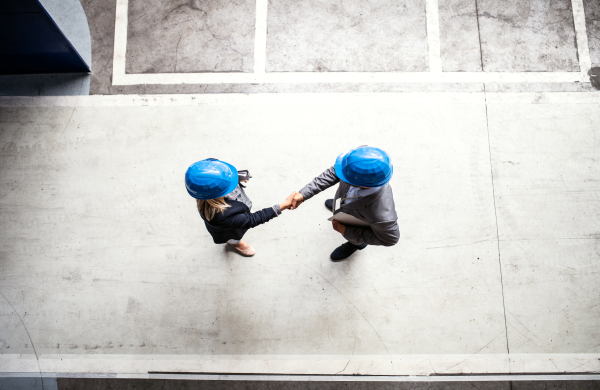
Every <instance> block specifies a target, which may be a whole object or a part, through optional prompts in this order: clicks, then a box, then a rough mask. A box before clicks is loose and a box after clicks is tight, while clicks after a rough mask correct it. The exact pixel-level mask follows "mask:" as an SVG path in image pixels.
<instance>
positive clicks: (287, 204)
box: [279, 191, 297, 211]
mask: <svg viewBox="0 0 600 390" xmlns="http://www.w3.org/2000/svg"><path fill="white" fill-rule="evenodd" d="M296 194H297V192H296V191H294V192H292V193H291V195H290V196H288V197H287V199H286V200H285V201H284V202H283V203H281V204H280V205H279V208H280V209H281V210H282V211H283V210H287V209H290V208H292V204H293V201H294V196H295V195H296Z"/></svg>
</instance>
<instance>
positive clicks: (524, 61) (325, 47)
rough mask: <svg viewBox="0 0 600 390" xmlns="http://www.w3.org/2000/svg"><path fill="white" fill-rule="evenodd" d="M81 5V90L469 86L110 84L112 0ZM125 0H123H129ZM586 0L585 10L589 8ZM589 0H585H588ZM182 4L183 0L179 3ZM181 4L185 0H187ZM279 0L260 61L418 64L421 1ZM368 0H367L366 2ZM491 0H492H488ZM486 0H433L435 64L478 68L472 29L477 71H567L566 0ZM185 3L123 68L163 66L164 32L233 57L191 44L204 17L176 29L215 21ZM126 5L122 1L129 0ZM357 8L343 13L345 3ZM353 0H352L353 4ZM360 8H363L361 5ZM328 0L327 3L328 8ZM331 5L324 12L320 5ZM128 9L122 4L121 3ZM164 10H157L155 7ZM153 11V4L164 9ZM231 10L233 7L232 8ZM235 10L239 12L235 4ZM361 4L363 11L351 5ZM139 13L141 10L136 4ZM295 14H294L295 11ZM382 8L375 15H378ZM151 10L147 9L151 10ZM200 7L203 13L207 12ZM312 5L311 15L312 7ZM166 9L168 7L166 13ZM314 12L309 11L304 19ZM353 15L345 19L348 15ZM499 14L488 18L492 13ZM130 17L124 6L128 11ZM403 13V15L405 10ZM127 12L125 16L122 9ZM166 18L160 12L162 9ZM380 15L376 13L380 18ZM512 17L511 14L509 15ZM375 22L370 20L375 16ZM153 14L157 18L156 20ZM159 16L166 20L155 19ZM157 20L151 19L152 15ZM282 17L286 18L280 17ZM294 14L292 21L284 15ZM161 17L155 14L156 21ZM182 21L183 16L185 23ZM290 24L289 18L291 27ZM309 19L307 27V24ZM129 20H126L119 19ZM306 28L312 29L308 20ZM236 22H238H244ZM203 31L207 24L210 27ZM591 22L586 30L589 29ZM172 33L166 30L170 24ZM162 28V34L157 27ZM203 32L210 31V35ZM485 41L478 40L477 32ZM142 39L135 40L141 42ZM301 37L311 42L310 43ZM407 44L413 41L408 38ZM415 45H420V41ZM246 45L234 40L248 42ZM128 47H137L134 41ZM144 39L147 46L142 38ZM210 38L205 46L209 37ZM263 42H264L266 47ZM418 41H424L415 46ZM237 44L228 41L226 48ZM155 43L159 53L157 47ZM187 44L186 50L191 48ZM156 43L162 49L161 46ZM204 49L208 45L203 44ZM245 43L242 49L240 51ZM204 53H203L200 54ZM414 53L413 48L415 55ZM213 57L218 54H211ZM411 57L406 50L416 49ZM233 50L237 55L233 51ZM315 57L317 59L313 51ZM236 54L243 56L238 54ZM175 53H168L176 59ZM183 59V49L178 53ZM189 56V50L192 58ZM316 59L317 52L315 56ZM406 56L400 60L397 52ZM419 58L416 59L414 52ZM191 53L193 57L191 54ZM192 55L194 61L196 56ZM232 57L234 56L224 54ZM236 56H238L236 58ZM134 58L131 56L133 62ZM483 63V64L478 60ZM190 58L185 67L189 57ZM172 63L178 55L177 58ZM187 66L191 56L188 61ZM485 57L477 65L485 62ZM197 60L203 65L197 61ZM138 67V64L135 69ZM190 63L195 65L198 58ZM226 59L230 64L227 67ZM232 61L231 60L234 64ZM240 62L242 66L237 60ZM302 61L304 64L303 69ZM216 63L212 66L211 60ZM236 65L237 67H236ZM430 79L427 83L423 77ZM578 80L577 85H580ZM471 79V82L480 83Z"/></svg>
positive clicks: (168, 39)
mask: <svg viewBox="0 0 600 390" xmlns="http://www.w3.org/2000/svg"><path fill="white" fill-rule="evenodd" d="M81 3H82V5H83V8H84V10H85V12H86V14H87V16H88V20H89V24H90V31H91V32H92V46H93V52H94V58H95V62H96V61H97V63H99V64H101V65H100V66H98V67H96V68H95V69H94V73H93V74H92V79H91V87H90V91H91V93H92V94H138V93H148V94H160V93H173V94H184V93H229V92H231V93H256V92H360V91H364V92H390V91H391V92H393V91H412V90H417V91H418V90H436V91H444V90H445V91H457V90H462V91H465V90H472V89H473V88H479V87H476V86H472V85H471V86H465V85H451V84H446V85H439V84H438V85H431V86H425V85H423V84H417V85H407V84H403V85H402V84H392V85H390V84H385V83H384V84H360V83H345V84H340V83H337V84H336V83H329V84H269V85H266V84H255V85H252V84H250V85H244V84H235V83H233V84H212V85H211V84H178V85H151V84H145V85H141V84H140V85H130V86H119V85H116V86H113V85H112V60H113V47H114V29H115V0H107V1H102V2H94V1H89V0H81ZM133 3H134V1H133V0H132V4H133ZM588 3H589V2H587V3H586V10H588V9H590V8H593V6H594V5H593V4H592V6H590V5H589V4H588ZM592 3H593V2H592ZM181 4H182V3H178V2H163V3H161V4H160V5H159V6H156V7H154V8H155V9H154V10H153V9H149V8H148V7H146V10H147V11H148V12H147V14H146V15H144V16H142V19H140V20H146V24H145V25H143V24H141V23H140V22H139V21H138V22H135V21H133V22H132V23H133V24H135V23H140V24H141V25H140V26H138V27H136V28H135V29H134V30H136V29H139V31H140V32H141V31H144V29H148V28H149V27H148V24H150V23H151V21H149V20H150V19H148V18H152V17H155V16H156V15H158V14H160V13H161V12H163V11H160V12H159V8H160V9H162V8H165V9H168V8H171V9H172V8H176V7H177V6H179V5H181ZM186 4H187V3H186ZM190 4H191V5H190ZM286 4H287V3H285V2H279V1H277V2H271V3H269V8H268V25H267V28H268V40H267V69H268V70H277V69H279V70H283V71H287V70H289V69H292V70H293V69H296V70H302V71H319V69H320V70H321V71H327V70H341V71H348V70H353V69H354V70H367V71H377V70H380V69H381V70H384V71H389V70H390V69H400V70H402V71H411V69H412V70H418V69H425V68H426V67H427V66H428V58H427V56H428V53H427V41H426V35H422V34H423V33H424V34H426V31H425V30H423V29H424V28H425V22H424V19H423V20H421V18H423V17H424V15H422V14H421V12H422V11H419V12H416V9H417V8H418V9H419V10H421V9H422V8H423V4H421V5H419V6H418V7H417V8H414V7H411V6H410V5H411V4H412V3H410V2H403V1H402V2H396V3H394V4H395V5H400V6H401V7H400V8H403V9H406V10H413V9H414V10H415V12H413V11H410V12H408V13H406V12H404V13H402V14H398V13H394V11H393V10H391V9H387V11H386V12H383V10H384V9H386V8H385V7H383V8H381V7H379V6H377V4H376V3H375V6H373V5H367V4H363V5H361V6H359V5H357V4H353V3H352V4H351V3H344V4H343V5H342V6H340V7H339V8H340V10H342V11H344V10H345V11H344V12H345V13H344V12H340V13H337V14H333V13H332V12H333V11H332V9H333V6H334V5H332V6H331V7H330V8H327V7H325V6H323V5H319V4H320V3H302V4H300V3H294V4H293V7H294V9H295V10H296V11H295V12H294V13H290V12H289V9H287V8H289V7H288V5H286ZM370 4H373V3H370ZM498 4H500V3H498ZM498 4H496V5H494V4H492V2H489V4H488V3H486V2H481V1H480V2H479V5H478V3H475V2H474V1H472V2H468V1H459V0H440V1H439V12H440V15H439V22H440V32H441V35H440V38H441V56H442V68H443V70H444V71H469V72H478V71H479V70H480V69H481V62H482V53H480V52H479V48H478V47H479V35H480V34H481V37H482V45H483V46H484V47H483V54H484V55H483V63H484V71H502V72H505V71H536V70H537V71H577V70H578V64H577V48H576V47H575V44H574V28H573V20H572V17H571V16H570V15H569V12H570V3H569V2H568V1H567V2H565V1H561V2H558V3H556V2H554V3H548V2H547V1H542V0H536V1H529V2H526V3H522V2H521V3H520V4H521V5H520V6H519V7H517V6H516V5H515V4H516V3H515V2H512V3H511V2H509V3H502V4H503V5H501V6H500V5H498ZM192 5H193V4H192V3H189V5H188V6H186V5H183V6H182V7H180V8H178V12H177V13H176V14H177V15H178V16H177V17H180V18H183V17H184V16H185V15H188V16H189V18H188V19H189V20H188V19H185V20H186V22H185V23H183V24H176V25H169V26H170V27H169V28H167V29H164V28H163V29H160V30H159V29H157V30H152V31H149V32H147V33H146V35H145V36H144V34H142V33H140V34H141V35H139V36H138V37H136V38H135V39H136V40H139V42H138V43H134V44H133V45H131V46H130V44H129V43H128V47H129V50H128V59H127V69H128V70H127V71H128V72H130V71H132V70H131V66H139V67H141V68H144V67H146V70H141V71H143V72H146V71H148V72H150V71H152V66H150V65H149V64H150V62H148V61H145V60H136V59H135V57H136V55H134V54H133V52H132V50H138V51H139V52H140V58H146V57H145V56H149V57H148V58H150V57H152V58H150V59H151V60H152V61H154V60H156V61H157V63H159V64H161V65H160V66H162V68H160V70H159V68H157V69H156V70H154V71H164V72H173V68H174V66H175V55H174V54H175V52H176V51H178V50H177V45H176V43H177V42H172V41H173V40H174V39H175V38H174V37H173V35H174V34H175V32H179V35H177V36H176V38H177V40H179V37H182V41H181V42H180V45H181V44H185V45H184V46H185V47H186V49H185V50H187V51H186V53H187V54H186V58H187V59H189V60H190V61H191V60H192V59H197V60H198V61H200V62H201V61H213V62H212V63H213V64H216V63H217V62H218V61H220V60H223V61H224V62H223V63H224V64H226V63H227V64H233V62H230V60H232V58H233V57H231V54H232V53H231V51H230V50H229V48H228V47H227V45H228V44H229V41H231V40H224V41H223V42H224V44H225V46H224V47H223V48H222V49H223V50H221V49H219V50H217V49H216V47H215V48H214V49H215V50H212V49H210V50H209V52H206V51H202V50H198V49H197V48H199V47H203V45H209V43H210V40H207V39H208V38H211V37H208V36H203V35H202V33H200V31H204V30H202V29H203V28H204V27H206V26H204V25H202V26H200V27H198V29H197V30H198V32H196V33H191V32H190V31H191V30H189V29H188V30H184V31H181V30H182V28H183V27H182V26H183V25H186V26H187V25H188V24H190V23H191V24H193V25H195V24H202V23H208V25H210V23H213V24H215V25H217V24H218V23H217V21H219V20H220V19H219V18H217V17H215V18H214V20H213V19H210V18H209V20H205V19H198V18H197V17H196V16H193V15H196V14H197V13H198V12H200V11H197V10H193V9H192ZM130 6H131V4H130ZM476 6H477V7H478V8H479V9H478V12H479V14H480V18H479V22H480V23H483V25H482V26H481V29H482V30H481V32H478V31H477V22H478V20H477V18H476V16H475V11H476V10H475V8H476ZM353 7H355V8H356V10H358V11H360V12H358V15H353V14H352V12H354V10H355V8H353ZM361 7H362V8H361ZM363 8H364V11H365V12H362V10H363ZM328 9H329V11H328ZM251 11H252V12H250V11H249V14H248V15H253V14H254V10H253V9H252V10H251ZM330 11H331V12H330ZM130 12H131V10H130ZM164 12H167V11H164ZM164 12H163V13H164ZM586 12H587V15H588V16H587V19H588V23H587V25H588V28H590V26H592V27H594V26H595V25H594V23H593V20H595V19H594V16H590V15H591V14H590V13H589V12H588V11H586ZM232 13H234V12H232ZM235 13H236V14H239V12H235ZM361 13H363V15H360V14H361ZM137 14H140V15H142V13H140V12H137ZM300 14H302V15H303V16H302V17H303V19H302V20H300V19H299V17H300ZM384 14H385V15H386V16H388V15H389V16H390V17H392V19H390V18H389V17H383V16H382V15H384ZM152 15H155V16H152ZM207 15H208V14H207ZM315 15H316V16H315ZM173 17H174V16H173V15H171V18H173ZM315 17H317V18H319V19H318V20H317V19H314V18H315ZM353 17H354V19H352V18H353ZM499 17H500V18H504V19H503V20H502V19H498V18H499ZM130 19H131V15H130ZM406 19H408V20H406ZM131 20H133V19H131ZM169 20H170V19H169ZM240 20H243V21H244V22H246V21H247V22H248V23H251V24H253V23H254V20H253V18H252V17H251V16H244V17H243V18H242V17H241V16H240ZM381 20H383V21H386V23H383V24H382V23H380V21H381ZM393 20H401V21H402V23H400V24H399V25H395V24H394V23H393ZM511 21H512V22H514V23H511ZM376 22H377V23H376ZM157 23H158V22H157ZM160 23H166V22H160ZM160 23H158V24H160ZM286 23H287V24H286ZM294 23H295V24H294ZM166 26H167V25H166V24H165V25H164V27H166ZM190 26H191V25H190ZM291 26H296V27H294V31H292V29H291V28H292V27H291ZM310 26H313V27H310ZM406 26H412V27H414V28H412V27H411V32H410V34H417V35H419V34H421V35H419V37H418V38H415V39H412V38H411V40H408V41H407V42H408V44H405V43H403V42H404V39H405V37H406V36H407V34H408V33H407V32H405V31H404V30H403V29H405V28H406ZM230 27H231V24H227V23H225V25H222V24H218V25H217V26H216V27H215V29H216V30H218V31H220V32H221V33H222V34H224V35H223V36H225V35H227V34H229V33H230V31H231V28H230ZM129 28H130V29H131V28H132V27H131V26H129ZM311 28H312V29H311ZM245 29H246V27H243V28H241V30H243V31H246V30H245ZM211 31H212V27H211ZM594 31H596V30H594V29H593V28H592V29H591V32H590V31H588V34H590V36H593V34H595V33H594ZM397 33H402V34H403V35H402V37H398V36H396V37H393V35H394V34H397ZM160 34H163V35H164V37H165V41H164V42H162V41H161V42H160V43H161V44H162V46H161V45H159V44H152V42H153V41H154V42H156V39H158V38H157V36H159V35H160ZM175 35H176V34H175ZM161 36H162V35H161ZM211 39H212V38H211ZM483 41H485V42H483ZM144 42H145V43H144ZM311 42H315V43H314V44H312V43H311ZM594 44H595V43H594V42H593V40H591V41H590V47H591V52H592V59H593V61H594V58H595V57H594V55H595V54H594V50H595V49H594V47H595V46H594ZM415 45H417V46H419V48H417V47H416V46H415ZM422 45H424V46H422ZM251 46H252V45H246V46H244V47H246V48H250V49H252V47H251ZM136 47H138V49H136ZM150 47H151V48H150ZM211 47H212V46H211ZM269 48H271V49H269ZM423 48H424V50H423ZM236 50H238V49H236ZM238 51H239V52H240V53H242V54H243V57H244V64H245V65H244V66H246V65H248V64H250V62H253V58H252V53H253V52H252V53H250V52H249V51H244V50H238ZM163 52H164V53H163ZM192 52H193V53H192ZM161 53H163V54H164V56H163V55H162V54H161ZM207 53H208V54H207ZM247 53H248V56H246V54H247ZM411 53H413V54H414V55H417V54H416V53H422V54H418V55H417V57H418V61H417V62H418V63H419V64H421V65H418V66H416V65H415V66H412V65H410V66H408V65H406V64H409V63H414V64H417V62H414V61H413V60H411V58H412V57H411V56H412V55H413V54H411ZM207 55H208V57H207ZM421 55H422V56H423V57H419V56H421ZM217 57H218V58H217ZM417 57H415V58H417ZM236 58H238V59H239V58H241V57H240V56H237V57H236ZM319 58H321V59H319ZM246 59H247V60H248V61H246ZM181 60H182V58H179V59H178V60H177V62H178V63H179V61H181ZM183 61H184V63H186V62H185V61H187V60H185V59H183ZM194 61H195V60H194ZM319 61H320V62H319ZM407 61H408V62H407ZM423 61H424V62H423ZM192 62H193V61H192ZM200 62H198V63H200ZM234 62H235V61H234ZM237 63H238V64H239V63H240V62H239V61H238V62H237ZM135 64H137V65H135ZM486 64H487V65H486ZM189 65H190V67H193V64H191V62H190V63H189ZM177 66H178V68H179V65H177ZM194 66H195V65H194ZM486 66H487V67H486ZM203 67H204V65H203ZM141 68H140V69H141ZM190 69H191V68H188V69H183V68H182V70H181V71H178V72H182V73H184V72H189V71H191V70H190ZM198 69H200V68H198ZM232 69H233V68H232ZM240 69H241V68H240ZM244 69H246V70H248V69H251V67H250V68H244ZM311 69H312V70H311ZM217 70H218V69H217ZM238 71H239V69H238ZM432 84H435V83H432ZM581 84H583V85H581ZM480 86H481V85H480ZM490 88H496V89H495V90H498V91H500V90H505V91H512V92H518V91H523V92H528V91H537V92H546V91H581V90H592V89H591V86H590V84H589V83H570V84H565V83H562V84H561V83H556V84H552V85H544V84H539V83H537V84H536V83H507V84H502V85H496V86H492V85H490Z"/></svg>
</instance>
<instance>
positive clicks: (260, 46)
mask: <svg viewBox="0 0 600 390" xmlns="http://www.w3.org/2000/svg"><path fill="white" fill-rule="evenodd" d="M268 6H269V1H268V0H256V21H255V26H254V73H255V74H257V75H260V74H264V73H265V72H266V65H267V11H268Z"/></svg>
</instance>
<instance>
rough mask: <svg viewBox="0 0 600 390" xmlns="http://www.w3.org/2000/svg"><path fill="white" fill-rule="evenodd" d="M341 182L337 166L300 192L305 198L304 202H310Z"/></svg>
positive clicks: (316, 178)
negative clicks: (336, 170)
mask: <svg viewBox="0 0 600 390" xmlns="http://www.w3.org/2000/svg"><path fill="white" fill-rule="evenodd" d="M339 182H340V179H339V178H338V177H337V175H336V174H335V166H333V167H331V168H329V169H327V170H326V171H325V172H323V173H321V174H320V175H319V176H317V177H315V178H314V179H313V181H311V182H310V183H308V184H307V185H305V186H304V188H302V189H301V190H300V193H301V194H302V196H303V197H304V200H308V199H310V198H312V197H313V196H315V195H317V194H318V193H319V192H321V191H324V190H326V189H328V188H329V187H331V186H334V185H336V184H337V183H339Z"/></svg>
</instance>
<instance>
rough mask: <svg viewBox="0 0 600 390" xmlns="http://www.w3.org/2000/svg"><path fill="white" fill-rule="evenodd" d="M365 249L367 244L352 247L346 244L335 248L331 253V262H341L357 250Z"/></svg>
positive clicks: (349, 243)
mask: <svg viewBox="0 0 600 390" xmlns="http://www.w3.org/2000/svg"><path fill="white" fill-rule="evenodd" d="M366 247H367V244H362V245H354V244H352V243H351V242H347V243H345V244H342V245H340V246H338V247H337V248H335V250H334V251H333V252H332V253H331V261H336V262H337V261H343V260H346V259H347V258H348V257H350V256H351V255H352V254H353V253H354V252H356V251H357V250H363V249H365V248H366Z"/></svg>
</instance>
